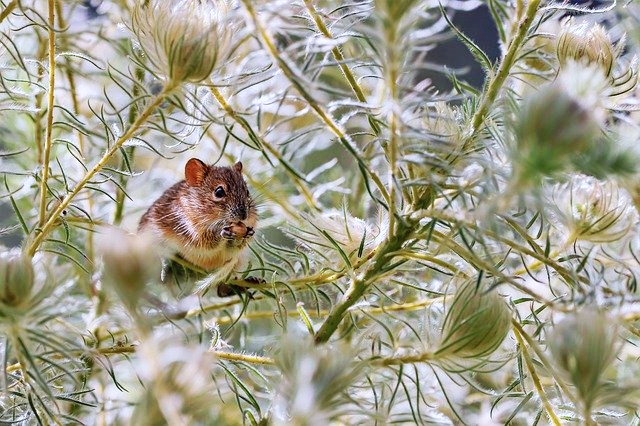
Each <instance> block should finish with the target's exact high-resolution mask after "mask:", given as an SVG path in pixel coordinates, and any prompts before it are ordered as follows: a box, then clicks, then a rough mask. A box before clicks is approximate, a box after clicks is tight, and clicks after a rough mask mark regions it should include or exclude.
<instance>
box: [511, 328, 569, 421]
mask: <svg viewBox="0 0 640 426" xmlns="http://www.w3.org/2000/svg"><path fill="white" fill-rule="evenodd" d="M511 322H512V324H514V325H515V324H517V326H514V329H513V331H514V334H515V336H516V339H517V340H518V345H519V346H520V350H521V351H522V357H523V358H524V362H525V364H526V365H527V370H529V374H530V375H531V380H532V381H533V385H534V386H535V388H536V390H537V391H538V396H539V397H540V401H541V402H542V405H543V406H544V409H545V411H546V412H547V415H548V416H549V420H551V422H552V423H553V424H554V425H556V426H560V419H558V416H556V413H555V412H554V411H553V407H552V406H551V404H550V403H549V399H548V398H547V394H546V393H545V391H544V388H543V387H542V383H540V378H539V377H538V374H537V373H536V369H535V366H534V365H533V361H532V360H531V356H530V355H529V351H528V350H527V346H526V344H525V341H524V339H523V338H522V334H521V333H523V332H524V330H522V328H521V327H520V324H519V323H518V322H517V321H515V320H512V321H511Z"/></svg>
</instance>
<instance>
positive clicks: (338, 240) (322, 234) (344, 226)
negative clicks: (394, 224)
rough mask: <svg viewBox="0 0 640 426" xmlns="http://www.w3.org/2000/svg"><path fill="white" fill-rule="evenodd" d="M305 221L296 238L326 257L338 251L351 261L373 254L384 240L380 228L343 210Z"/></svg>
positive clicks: (312, 216)
mask: <svg viewBox="0 0 640 426" xmlns="http://www.w3.org/2000/svg"><path fill="white" fill-rule="evenodd" d="M306 220H307V223H306V224H305V226H304V227H303V228H301V229H299V232H298V233H297V235H296V237H297V238H298V239H300V240H302V241H304V242H305V243H307V244H309V245H311V246H313V248H314V249H316V250H318V249H320V250H321V251H322V252H323V253H325V254H326V253H327V252H328V251H335V250H336V249H337V248H339V249H340V250H341V251H342V253H344V255H345V256H346V257H347V258H348V259H349V261H351V262H352V261H354V260H355V259H357V258H358V257H362V256H365V255H366V254H368V253H370V252H371V250H373V249H374V248H375V247H376V245H377V243H378V242H379V241H380V238H382V237H384V232H381V229H380V228H379V227H374V226H372V225H371V224H370V223H368V222H367V221H365V220H362V219H359V218H357V217H354V216H351V215H350V214H349V213H348V212H346V211H344V210H343V211H338V210H331V211H327V212H323V213H319V214H314V215H307V216H306Z"/></svg>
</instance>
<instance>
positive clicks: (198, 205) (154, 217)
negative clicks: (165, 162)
mask: <svg viewBox="0 0 640 426" xmlns="http://www.w3.org/2000/svg"><path fill="white" fill-rule="evenodd" d="M241 172H242V163H236V164H235V165H234V166H233V167H216V166H209V165H206V164H204V163H203V162H202V161H200V160H198V159H195V158H192V159H191V160H189V162H188V163H187V165H186V166H185V180H182V181H180V182H178V183H176V184H175V185H173V186H172V187H171V188H169V189H167V190H166V191H165V192H164V193H163V194H162V195H161V196H160V198H158V199H157V200H156V201H155V202H154V203H153V204H152V205H151V207H150V208H149V210H148V211H147V212H146V213H145V214H144V215H143V216H142V218H141V219H140V224H139V226H138V230H139V231H150V232H152V233H153V234H154V235H155V236H157V237H158V238H159V240H160V241H161V242H162V243H163V245H165V246H167V247H168V248H169V249H170V250H172V251H173V252H175V253H178V254H179V255H180V256H181V257H183V258H184V259H186V260H188V261H189V262H191V263H193V264H194V265H196V266H198V267H200V268H202V269H204V270H206V271H211V270H213V269H218V268H225V269H229V272H230V271H231V270H232V269H233V268H234V267H235V266H236V265H237V264H238V263H239V262H240V257H241V253H242V250H243V249H244V248H245V247H246V245H247V244H248V242H249V240H250V238H251V237H252V236H253V233H254V229H255V226H256V223H257V220H258V214H257V210H256V206H255V203H254V202H253V199H252V198H251V196H250V195H249V190H248V189H247V184H246V183H245V181H244V179H243V178H242V173H241ZM219 188H222V191H224V196H223V197H217V196H216V195H215V194H216V189H219Z"/></svg>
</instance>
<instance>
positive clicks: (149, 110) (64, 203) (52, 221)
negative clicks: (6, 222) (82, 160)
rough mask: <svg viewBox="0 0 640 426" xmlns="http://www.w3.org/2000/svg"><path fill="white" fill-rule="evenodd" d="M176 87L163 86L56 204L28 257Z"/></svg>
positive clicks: (172, 84)
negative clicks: (84, 189)
mask: <svg viewBox="0 0 640 426" xmlns="http://www.w3.org/2000/svg"><path fill="white" fill-rule="evenodd" d="M176 87H178V83H175V82H171V81H170V82H168V83H167V84H166V85H165V87H164V89H163V90H162V92H160V93H159V94H158V95H157V96H156V97H155V98H154V99H153V101H152V102H151V103H150V104H149V105H147V107H146V108H145V110H144V111H143V112H142V114H140V116H138V118H137V119H136V121H135V122H134V123H133V124H132V125H131V127H129V129H128V130H127V131H126V132H125V133H124V134H123V135H122V136H120V137H119V138H118V139H117V140H116V141H115V142H114V144H113V145H111V148H109V150H108V151H107V152H106V153H105V154H104V155H103V156H102V158H101V159H100V161H98V162H97V163H96V164H95V165H94V166H93V167H92V168H91V170H89V171H88V172H87V173H86V174H85V175H84V177H83V178H82V179H81V180H80V181H79V182H78V183H77V184H76V186H75V187H74V188H73V189H72V190H71V192H69V193H68V194H67V196H66V197H65V198H64V199H63V200H61V202H60V204H58V207H57V208H56V209H55V210H54V211H53V212H51V215H50V216H49V219H48V220H47V221H46V223H45V224H44V225H43V226H42V228H41V229H40V232H39V233H38V235H37V236H36V237H35V238H34V239H33V240H32V241H31V243H30V244H29V246H28V249H27V253H28V254H29V256H33V255H34V254H35V252H36V251H37V250H38V247H39V246H40V244H42V241H43V240H44V238H45V237H46V236H47V235H49V233H50V232H51V231H52V230H53V228H54V227H55V225H56V224H57V222H58V218H59V217H60V214H62V211H63V210H64V209H66V208H67V207H68V206H69V204H70V203H71V201H72V200H73V199H74V198H75V196H76V195H78V193H79V192H80V191H81V190H82V188H84V187H85V185H86V184H87V183H89V181H90V180H91V178H93V177H94V176H95V175H96V173H98V172H99V171H100V170H102V168H103V167H104V166H105V165H106V164H107V163H108V162H109V160H111V158H112V157H113V156H114V155H115V154H116V152H118V150H119V149H120V148H121V147H122V145H124V143H125V142H126V141H128V140H129V139H131V138H132V137H133V136H134V135H135V133H136V132H137V131H138V130H139V129H140V127H141V126H142V125H143V124H144V123H145V122H146V121H147V120H148V119H149V117H150V116H151V114H153V112H155V110H156V108H157V107H158V106H159V105H160V104H161V103H162V101H163V100H164V99H165V97H167V96H168V95H169V94H170V93H171V92H172V91H173V90H174V89H175V88H176Z"/></svg>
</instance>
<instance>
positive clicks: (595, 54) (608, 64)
mask: <svg viewBox="0 0 640 426" xmlns="http://www.w3.org/2000/svg"><path fill="white" fill-rule="evenodd" d="M618 54H619V51H618V49H616V48H615V47H614V46H613V44H612V43H611V40H610V39H609V35H608V34H607V32H606V30H605V29H604V28H603V27H602V26H601V25H598V24H595V25H592V26H589V25H587V24H581V25H575V24H573V22H572V21H568V22H567V24H566V25H564V27H563V29H562V31H561V32H560V35H559V36H558V43H557V46H556V55H557V56H558V61H560V66H561V67H565V66H566V65H567V63H568V62H569V61H576V62H583V63H586V64H595V65H597V66H598V67H599V68H600V69H601V70H602V72H603V73H604V75H605V76H607V77H610V76H611V73H612V71H613V65H614V61H615V59H616V57H617V56H618Z"/></svg>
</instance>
